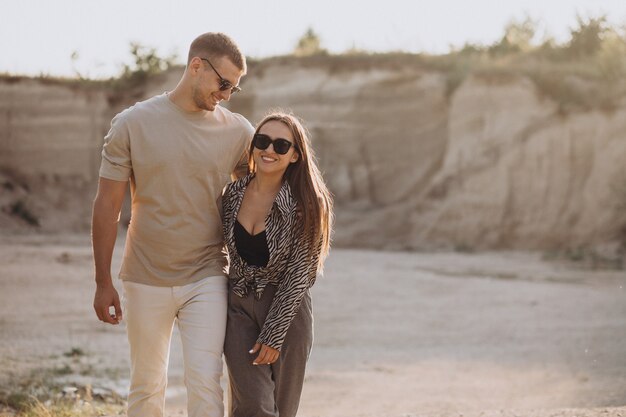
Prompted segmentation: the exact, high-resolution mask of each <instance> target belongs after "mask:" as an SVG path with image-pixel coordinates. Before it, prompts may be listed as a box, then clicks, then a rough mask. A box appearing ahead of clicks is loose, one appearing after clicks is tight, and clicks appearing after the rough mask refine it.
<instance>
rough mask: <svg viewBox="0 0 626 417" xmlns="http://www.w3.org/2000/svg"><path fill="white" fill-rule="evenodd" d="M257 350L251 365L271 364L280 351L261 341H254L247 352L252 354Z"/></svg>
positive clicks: (276, 358)
mask: <svg viewBox="0 0 626 417" xmlns="http://www.w3.org/2000/svg"><path fill="white" fill-rule="evenodd" d="M259 350H260V352H259ZM257 352H259V356H257V357H256V359H255V360H254V362H252V365H271V364H273V363H274V362H276V361H277V360H278V357H279V356H280V352H279V351H277V350H276V349H274V348H271V347H269V346H267V345H264V344H262V343H256V344H255V345H254V347H253V348H252V349H250V351H249V352H248V353H250V354H254V353H257Z"/></svg>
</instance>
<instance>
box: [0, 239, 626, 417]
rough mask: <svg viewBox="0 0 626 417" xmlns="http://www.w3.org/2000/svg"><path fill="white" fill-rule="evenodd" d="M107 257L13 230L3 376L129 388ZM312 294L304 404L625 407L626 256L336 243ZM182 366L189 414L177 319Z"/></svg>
mask: <svg viewBox="0 0 626 417" xmlns="http://www.w3.org/2000/svg"><path fill="white" fill-rule="evenodd" d="M122 245H123V242H122V241H120V242H119V244H118V246H117V248H116V253H115V260H114V268H115V269H116V270H117V269H118V268H119V264H120V257H121V249H122ZM92 269H93V267H92V260H91V250H90V245H89V237H88V236H87V235H72V236H41V235H37V236H36V235H29V236H2V237H0V386H3V387H6V386H7V385H9V384H15V381H18V380H20V378H24V377H25V376H26V375H31V374H32V373H33V372H50V371H52V374H53V375H55V378H57V379H60V380H62V382H64V383H67V384H92V385H93V386H94V388H96V389H101V390H107V389H112V390H115V391H117V392H120V393H122V394H123V393H124V391H125V390H126V385H127V382H128V380H127V376H128V371H127V367H128V358H127V356H128V347H127V344H126V337H125V330H124V328H123V326H117V327H114V326H109V325H105V324H103V323H100V322H98V321H97V319H96V317H95V315H94V313H93V311H92V307H91V304H92V296H93V290H94V284H93V276H92ZM313 297H314V314H315V345H314V349H313V354H312V357H311V360H310V363H309V368H308V376H307V379H306V383H305V388H304V393H303V396H302V402H301V408H300V412H299V415H300V416H302V417H317V416H319V417H357V416H358V417H366V416H368V417H369V416H371V417H374V416H376V417H385V416H389V417H392V416H393V417H400V416H405V417H412V416H437V417H443V416H461V415H462V416H465V417H468V416H470V417H471V416H485V417H488V416H501V417H509V416H511V417H512V416H543V417H548V416H583V417H584V416H588V417H591V416H593V417H599V416H603V417H605V416H607V417H614V416H626V273H624V271H589V270H583V269H580V268H576V267H573V266H572V265H565V264H562V263H556V262H549V261H544V260H542V257H541V254H537V253H520V252H498V253H481V254H462V253H389V252H374V251H355V250H341V249H336V250H334V251H333V253H332V255H331V257H330V258H329V260H328V263H327V268H326V275H325V276H324V277H323V278H320V279H319V280H318V282H317V283H316V285H315V287H314V291H313ZM73 349H74V350H75V351H76V350H79V351H80V352H82V354H80V355H78V356H74V357H72V356H71V355H69V353H71V352H72V350H73ZM169 377H170V383H169V387H168V393H167V409H168V415H170V416H177V415H185V412H184V389H183V386H182V358H181V349H180V343H179V342H178V340H177V334H175V338H174V343H173V346H172V352H171V364H170V375H169ZM223 383H224V386H226V380H224V381H223Z"/></svg>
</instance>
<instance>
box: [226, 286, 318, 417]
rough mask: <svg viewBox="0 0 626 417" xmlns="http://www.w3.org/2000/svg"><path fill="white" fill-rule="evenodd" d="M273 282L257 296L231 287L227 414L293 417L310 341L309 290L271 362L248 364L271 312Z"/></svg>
mask: <svg viewBox="0 0 626 417" xmlns="http://www.w3.org/2000/svg"><path fill="white" fill-rule="evenodd" d="M275 292H276V287H275V286H273V285H268V286H267V287H266V288H265V290H264V291H263V296H262V297H261V299H260V300H258V301H257V300H255V298H254V295H253V294H252V292H251V293H250V294H248V296H247V297H245V298H241V297H239V296H238V295H236V294H234V293H233V292H232V291H229V294H228V322H227V324H226V341H225V343H224V356H225V357H226V364H227V365H228V375H229V378H230V413H229V415H230V417H279V416H280V417H295V415H296V412H297V411H298V405H299V403H300V394H301V392H302V384H303V382H304V371H305V367H306V362H307V360H308V359H309V354H310V353H311V346H312V344H313V314H312V310H311V295H310V293H309V291H307V293H306V295H305V296H304V299H303V300H302V304H301V305H300V310H299V311H298V313H297V314H296V316H295V317H294V319H293V321H292V322H291V325H290V326H289V330H288V331H287V336H286V337H285V341H284V342H283V346H282V348H281V352H280V356H279V357H278V360H277V361H276V362H274V363H273V364H272V365H252V361H253V360H254V358H256V357H257V355H258V352H257V353H254V354H250V353H248V351H249V350H250V349H252V347H253V346H254V343H255V342H256V339H257V337H258V336H259V333H261V328H262V327H263V323H264V322H265V317H266V316H267V313H268V312H269V309H270V305H271V303H272V299H273V298H274V293H275Z"/></svg>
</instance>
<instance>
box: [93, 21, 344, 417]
mask: <svg viewBox="0 0 626 417" xmlns="http://www.w3.org/2000/svg"><path fill="white" fill-rule="evenodd" d="M245 73H246V62H245V57H244V55H243V54H242V53H241V51H240V50H239V48H238V47H237V45H236V44H235V43H234V42H233V41H232V39H230V38H229V37H228V36H226V35H224V34H221V33H205V34H203V35H200V36H199V37H198V38H196V39H195V40H194V41H193V42H192V44H191V47H190V50H189V56H188V59H187V66H186V69H185V72H184V74H183V76H182V78H181V80H180V82H179V83H178V85H177V86H176V88H175V89H174V90H173V91H171V92H169V93H167V94H163V95H159V96H156V97H153V98H151V99H148V100H146V101H143V102H140V103H137V104H135V105H134V106H132V107H130V108H129V109H126V110H124V111H122V112H121V113H119V114H118V115H117V116H115V118H114V119H113V121H112V122H111V129H110V131H109V133H108V134H107V136H106V137H105V144H104V147H103V151H102V165H101V168H100V180H99V184H98V192H97V195H96V198H95V200H94V208H93V225H92V235H93V236H92V238H93V251H94V259H95V276H96V284H97V285H96V287H97V288H96V293H95V297H94V309H95V311H96V314H97V316H98V318H99V319H100V320H101V321H104V322H106V323H111V324H118V323H119V322H120V321H121V320H122V308H121V303H120V300H119V296H118V293H117V291H116V290H115V288H114V287H113V284H112V279H111V258H112V253H113V247H114V245H115V239H116V236H117V223H118V220H119V214H120V209H121V206H122V201H123V199H124V194H125V190H126V187H127V183H128V181H129V180H130V186H131V195H132V218H131V222H130V226H129V228H128V234H127V239H126V246H125V250H124V258H123V264H122V269H121V271H120V278H121V279H122V281H123V287H124V302H123V304H124V310H123V314H124V317H125V322H126V327H127V332H128V340H129V344H130V355H131V358H130V359H131V361H130V363H131V385H130V392H129V398H128V415H129V416H130V417H152V416H162V415H163V408H164V394H165V387H166V383H167V365H168V359H169V348H170V339H171V334H172V329H173V325H174V322H175V321H177V323H178V328H179V331H180V335H181V338H182V346H183V359H184V364H185V365H184V366H185V377H184V379H185V385H186V387H187V401H188V414H189V416H190V417H200V416H207V417H216V416H220V417H221V416H223V414H224V406H223V394H222V389H221V387H220V376H221V374H222V353H224V356H225V358H226V363H227V365H228V371H229V377H230V391H231V401H230V406H231V409H230V416H232V417H262V416H278V415H280V416H281V417H285V416H295V415H296V411H297V409H298V403H299V400H300V393H301V389H302V383H303V380H304V370H305V365H306V361H307V359H308V356H309V352H310V349H311V344H312V338H313V328H312V325H313V320H312V315H311V314H312V312H311V299H310V294H309V288H310V287H311V286H312V285H313V283H314V281H315V278H316V274H317V272H318V271H319V270H320V269H321V266H322V262H323V260H324V258H325V256H326V254H327V253H328V249H329V234H330V228H331V220H332V207H331V206H332V201H331V198H330V195H329V192H328V190H327V188H326V186H325V185H324V182H323V180H322V177H321V175H320V172H319V170H318V168H317V166H316V161H315V157H314V155H313V153H312V149H311V146H310V143H309V138H308V136H307V133H306V131H305V129H304V128H303V126H302V125H301V123H300V122H299V120H298V119H297V118H296V117H294V116H293V115H290V114H285V113H272V114H270V115H268V116H266V117H265V118H264V119H263V120H262V121H261V122H260V123H259V125H258V127H257V128H256V130H255V129H254V128H253V127H252V126H251V125H250V123H249V122H248V121H247V120H246V119H245V118H244V117H242V116H241V115H239V114H235V113H232V112H230V111H228V110H226V109H224V108H223V107H221V106H219V103H220V101H222V100H227V101H228V100H229V99H230V96H231V94H233V93H235V92H238V91H240V88H239V87H238V85H239V81H240V79H241V77H242V76H243V75H244V74H245ZM246 165H247V172H248V173H247V175H245V168H246ZM231 174H232V175H237V176H239V177H240V178H239V179H237V180H236V181H235V182H232V183H230V184H229V182H230V179H231V178H232V177H231ZM224 187H226V188H224ZM224 246H225V247H226V250H227V253H228V258H229V260H230V265H229V268H228V269H229V272H228V278H227V277H226V276H225V273H224V271H225V267H226V264H227V259H226V256H225V254H224V251H223V249H224ZM110 309H113V310H114V312H113V311H111V310H110Z"/></svg>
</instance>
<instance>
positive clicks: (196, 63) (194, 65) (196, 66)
mask: <svg viewBox="0 0 626 417" xmlns="http://www.w3.org/2000/svg"><path fill="white" fill-rule="evenodd" d="M189 67H190V69H191V70H193V71H194V72H196V73H197V72H198V71H199V70H200V69H201V67H202V60H201V59H200V58H198V57H197V56H195V57H193V58H192V59H191V61H190V62H189Z"/></svg>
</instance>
